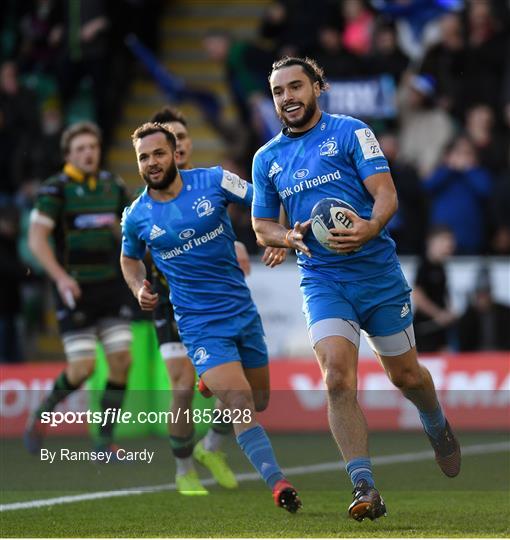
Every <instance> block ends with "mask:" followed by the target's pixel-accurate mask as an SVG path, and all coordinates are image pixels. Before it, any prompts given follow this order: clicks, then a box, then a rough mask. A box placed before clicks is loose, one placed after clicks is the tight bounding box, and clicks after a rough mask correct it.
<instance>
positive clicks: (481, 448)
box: [0, 441, 510, 512]
mask: <svg viewBox="0 0 510 540" xmlns="http://www.w3.org/2000/svg"><path fill="white" fill-rule="evenodd" d="M507 450H510V442H508V441H503V442H496V443H488V444H473V445H471V446H463V447H462V455H463V456H475V455H479V454H484V453H485V454H491V453H497V452H505V451H507ZM433 456H434V453H433V452H432V451H431V450H425V451H422V452H412V453H407V454H392V455H389V456H378V457H373V458H372V464H373V465H392V464H395V463H415V462H417V461H425V460H427V459H431V458H432V457H433ZM344 465H345V464H344V462H343V461H332V462H329V463H317V464H315V465H306V466H302V465H301V466H299V467H288V468H286V469H284V470H283V472H284V473H285V474H286V475H288V476H293V475H294V476H298V475H306V474H313V473H317V472H329V471H336V470H339V469H343V467H344ZM236 478H237V480H238V481H239V482H252V481H254V480H260V476H259V474H258V473H241V474H237V475H236ZM215 483H216V482H215V480H214V479H213V478H206V479H205V480H203V481H202V485H204V486H211V485H214V484H215ZM174 489H175V483H171V484H160V485H156V486H139V487H133V488H127V489H119V490H115V491H97V492H93V493H82V494H79V495H65V496H62V497H53V498H51V499H36V500H33V501H22V502H14V503H7V504H1V505H0V512H7V511H10V510H28V509H30V508H43V507H44V506H53V505H56V504H70V503H75V502H82V501H94V500H97V499H110V498H113V497H126V496H129V495H142V494H144V493H157V492H160V491H173V490H174Z"/></svg>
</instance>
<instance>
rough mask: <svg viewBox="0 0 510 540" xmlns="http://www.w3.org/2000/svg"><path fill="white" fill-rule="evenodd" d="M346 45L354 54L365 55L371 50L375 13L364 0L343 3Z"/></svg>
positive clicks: (351, 0) (344, 39) (344, 41)
mask: <svg viewBox="0 0 510 540" xmlns="http://www.w3.org/2000/svg"><path fill="white" fill-rule="evenodd" d="M342 15H343V19H344V31H343V36H342V42H343V45H344V47H345V48H346V49H347V50H348V51H351V52H352V53H354V54H359V55H365V54H368V53H369V51H370V46H371V43H372V32H373V29H374V14H373V13H372V11H371V10H370V9H368V7H367V5H366V3H365V2H364V0H349V2H343V3H342Z"/></svg>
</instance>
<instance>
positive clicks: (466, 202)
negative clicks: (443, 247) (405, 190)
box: [423, 135, 492, 255]
mask: <svg viewBox="0 0 510 540" xmlns="http://www.w3.org/2000/svg"><path fill="white" fill-rule="evenodd" d="M423 188H424V190H425V191H426V192H427V193H428V195H429V199H430V224H431V225H439V224H441V225H448V226H449V227H450V228H451V230H452V232H453V234H454V236H455V243H456V245H457V251H456V253H457V254H459V255H480V254H481V253H482V252H483V250H484V248H485V247H486V232H487V208H486V204H487V202H488V199H489V196H490V194H491V192H492V177H491V175H490V173H489V172H488V171H487V170H486V169H484V168H482V167H480V165H479V162H478V156H477V153H476V149H475V147H474V145H473V143H472V142H471V140H470V139H469V138H468V137H467V136H466V135H460V136H458V137H456V138H455V139H454V140H453V142H452V143H451V144H450V146H449V148H448V149H447V151H446V153H445V158H444V161H443V164H442V165H440V166H439V168H438V169H437V170H436V171H435V172H434V173H433V174H432V175H431V176H430V177H429V178H427V179H426V180H425V181H424V183H423Z"/></svg>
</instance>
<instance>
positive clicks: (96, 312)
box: [56, 279, 132, 334]
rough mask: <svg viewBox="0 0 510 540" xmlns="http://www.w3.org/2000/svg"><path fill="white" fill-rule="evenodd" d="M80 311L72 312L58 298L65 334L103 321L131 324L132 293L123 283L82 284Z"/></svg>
mask: <svg viewBox="0 0 510 540" xmlns="http://www.w3.org/2000/svg"><path fill="white" fill-rule="evenodd" d="M80 288H81V296H80V298H78V299H77V300H76V307H75V308H74V309H71V308H69V307H68V306H67V305H66V304H64V302H63V301H62V299H61V298H60V295H59V294H58V292H57V294H56V309H57V320H58V326H59V330H60V333H61V334H65V333H68V332H73V331H76V330H82V329H84V328H89V327H91V326H95V325H96V324H97V323H98V322H99V321H100V320H102V319H121V320H125V321H130V320H131V317H132V309H131V306H130V301H129V295H130V292H129V290H128V288H127V285H126V284H125V283H124V281H123V280H121V279H114V280H106V281H101V282H98V283H84V284H80Z"/></svg>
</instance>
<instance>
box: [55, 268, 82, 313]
mask: <svg viewBox="0 0 510 540" xmlns="http://www.w3.org/2000/svg"><path fill="white" fill-rule="evenodd" d="M56 285H57V290H58V294H59V295H60V298H62V301H63V302H64V304H65V305H66V306H67V307H69V308H71V309H74V307H75V306H76V300H77V299H78V298H80V296H81V289H80V286H79V285H78V282H77V281H76V280H75V279H74V278H72V277H71V276H70V275H69V274H65V275H64V276H62V277H61V278H60V279H59V280H58V281H57V283H56Z"/></svg>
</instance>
